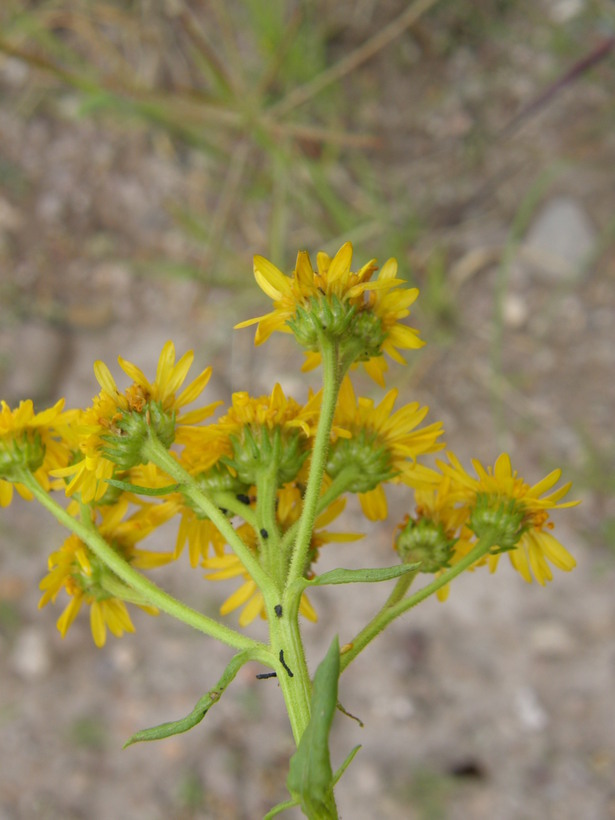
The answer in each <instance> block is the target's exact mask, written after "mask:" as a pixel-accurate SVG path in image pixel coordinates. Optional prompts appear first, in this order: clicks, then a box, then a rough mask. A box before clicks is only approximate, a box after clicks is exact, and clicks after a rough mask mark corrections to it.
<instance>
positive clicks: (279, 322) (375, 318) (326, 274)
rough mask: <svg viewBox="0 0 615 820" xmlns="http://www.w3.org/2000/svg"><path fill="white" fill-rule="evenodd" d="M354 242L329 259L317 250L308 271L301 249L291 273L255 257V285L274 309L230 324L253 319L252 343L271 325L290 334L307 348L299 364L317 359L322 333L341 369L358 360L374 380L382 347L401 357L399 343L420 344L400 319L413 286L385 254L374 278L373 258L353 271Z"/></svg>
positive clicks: (415, 292) (378, 375) (267, 332)
mask: <svg viewBox="0 0 615 820" xmlns="http://www.w3.org/2000/svg"><path fill="white" fill-rule="evenodd" d="M351 263H352V245H351V244H350V242H346V244H345V245H343V246H342V247H341V248H340V249H339V251H338V252H337V253H336V255H335V256H334V257H333V259H331V258H330V257H329V256H328V255H327V254H326V253H324V252H320V253H319V254H318V256H317V270H316V271H314V270H313V268H312V263H311V261H310V258H309V255H308V253H307V251H299V253H298V255H297V262H296V264H295V270H294V271H293V274H292V276H290V277H289V276H286V275H285V274H283V273H282V271H280V270H279V269H278V268H277V267H275V265H273V264H272V263H271V262H269V261H268V260H267V259H264V258H263V257H262V256H256V257H255V258H254V276H255V278H256V281H257V283H258V285H259V286H260V288H261V289H262V290H263V291H264V292H265V293H266V294H267V296H269V297H270V298H271V299H272V300H273V304H274V309H273V310H272V311H271V312H270V313H267V314H265V315H264V316H259V317H257V318H255V319H249V320H247V321H245V322H241V323H240V324H238V325H236V328H241V327H248V326H249V325H252V324H258V327H257V330H256V335H255V339H254V343H255V344H257V345H259V344H262V343H263V342H264V341H266V340H267V339H268V338H269V336H270V335H271V334H272V333H273V332H274V331H281V332H283V333H291V332H292V333H294V335H295V337H296V338H297V341H298V342H299V343H300V344H301V345H302V346H303V347H304V348H305V349H306V353H307V359H306V362H305V365H304V368H303V369H304V370H311V369H312V368H314V367H316V366H317V365H318V364H319V363H320V359H321V353H320V345H321V338H322V336H323V335H324V336H326V337H328V338H330V339H336V340H338V341H339V343H340V349H341V359H342V362H343V365H344V369H346V368H347V367H348V366H350V365H351V364H354V363H356V362H359V361H361V362H363V363H364V365H365V369H366V371H367V372H368V374H369V375H370V376H372V377H373V378H374V379H375V380H376V381H377V382H378V383H379V384H381V385H382V384H384V381H383V377H382V374H383V372H384V371H385V370H386V368H387V365H386V363H385V362H384V360H383V359H382V356H383V354H384V353H386V354H387V355H389V356H391V357H392V358H393V359H395V360H396V361H400V362H402V363H403V358H402V357H401V355H400V354H399V352H398V348H399V349H408V348H419V347H422V346H423V344H424V342H422V341H421V340H420V339H419V335H418V331H416V330H415V329H414V328H410V327H407V326H405V325H403V324H401V323H400V320H401V319H404V318H406V317H407V316H408V315H409V313H410V311H409V310H408V308H409V306H410V305H411V304H412V303H413V302H414V301H415V299H416V297H417V296H418V290H417V289H416V288H411V289H409V290H402V289H400V288H399V287H398V286H399V285H403V284H404V280H403V279H398V278H397V262H396V261H395V259H389V260H388V261H387V262H386V263H385V265H384V266H383V268H382V270H381V271H380V273H379V275H378V277H377V279H376V280H374V281H371V277H372V274H373V273H374V272H375V271H376V270H377V264H376V260H375V259H372V260H370V261H369V262H368V263H367V264H366V265H363V267H362V268H360V270H358V271H356V272H352V271H351V270H350V266H351Z"/></svg>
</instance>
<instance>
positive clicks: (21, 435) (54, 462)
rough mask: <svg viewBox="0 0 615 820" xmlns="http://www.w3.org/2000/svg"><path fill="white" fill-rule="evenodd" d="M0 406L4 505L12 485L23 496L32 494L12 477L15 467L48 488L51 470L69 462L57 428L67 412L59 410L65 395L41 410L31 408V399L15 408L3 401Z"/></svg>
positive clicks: (1, 503) (0, 488)
mask: <svg viewBox="0 0 615 820" xmlns="http://www.w3.org/2000/svg"><path fill="white" fill-rule="evenodd" d="M0 407H1V409H0V506H1V507H6V506H8V505H9V504H10V503H11V500H12V498H13V486H15V487H16V489H17V491H18V493H19V494H20V495H21V496H23V498H25V499H27V500H30V499H31V498H32V494H31V493H30V491H29V490H27V489H26V487H24V486H23V485H22V484H20V483H19V482H18V481H14V480H13V478H14V476H15V470H19V469H23V468H25V469H27V470H29V471H30V472H32V473H33V474H34V477H35V478H36V480H37V481H38V482H39V484H41V486H42V487H43V488H44V489H45V490H47V491H48V490H49V489H50V488H51V486H52V483H53V482H52V481H51V480H50V473H51V471H53V470H55V469H57V468H60V467H64V466H65V465H66V464H67V463H68V460H69V458H70V450H69V447H68V446H67V444H66V442H65V441H64V440H63V439H62V436H61V434H60V433H59V432H58V427H61V425H62V422H63V419H64V418H66V416H67V414H66V413H64V414H63V413H62V410H63V408H64V399H60V400H59V401H58V402H56V404H54V406H53V407H49V408H48V409H47V410H43V411H42V412H40V413H35V412H34V406H33V404H32V401H31V400H30V399H27V400H26V401H22V402H20V403H19V407H17V408H16V409H14V410H11V408H10V407H9V406H8V404H7V403H6V402H5V401H2V402H1V404H0Z"/></svg>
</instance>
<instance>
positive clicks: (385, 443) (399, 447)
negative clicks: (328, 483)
mask: <svg viewBox="0 0 615 820" xmlns="http://www.w3.org/2000/svg"><path fill="white" fill-rule="evenodd" d="M397 395H398V391H397V390H390V391H389V392H388V393H387V395H386V396H385V397H384V399H383V400H382V402H381V403H380V404H379V405H377V406H375V405H374V402H373V400H372V399H369V398H363V397H359V398H358V399H357V398H356V396H355V393H354V390H353V387H352V383H351V381H350V379H349V378H348V377H346V378H345V379H344V381H343V382H342V386H341V388H340V393H339V400H338V406H337V408H336V412H335V422H334V423H335V425H336V426H337V427H338V428H340V429H342V430H345V431H346V432H347V433H349V434H350V438H343V437H341V436H338V437H335V435H334V439H335V440H334V441H333V443H332V445H331V451H330V454H329V459H328V462H327V468H326V470H327V474H328V475H329V476H330V477H331V478H335V477H336V476H339V475H340V474H341V473H342V472H344V473H345V475H346V476H347V482H348V483H347V487H346V489H347V490H348V491H350V492H356V493H358V494H359V500H360V502H361V507H362V509H363V512H364V514H365V515H366V517H367V518H369V519H370V520H371V521H378V520H382V519H384V518H386V516H387V501H386V495H385V493H384V489H383V487H382V484H383V483H385V482H387V481H404V482H406V483H409V484H412V485H413V486H418V487H420V486H424V485H425V484H427V485H429V484H431V483H433V481H434V478H433V476H434V475H436V474H435V473H434V471H433V470H429V469H428V468H426V467H423V466H422V465H419V464H417V463H416V459H417V457H418V456H420V455H424V454H426V453H433V452H435V451H437V450H439V449H441V448H442V447H443V446H444V445H443V444H441V443H440V442H438V438H439V437H440V436H441V435H442V433H443V429H442V424H441V423H440V422H437V423H435V424H430V425H428V426H426V427H422V428H420V429H418V430H415V428H416V427H417V426H418V425H419V424H420V423H421V422H422V421H423V419H424V418H425V416H426V415H427V413H428V410H429V408H427V407H420V406H419V404H418V402H413V403H411V404H407V405H405V406H404V407H400V408H399V409H398V410H396V411H395V412H393V407H394V405H395V401H396V399H397Z"/></svg>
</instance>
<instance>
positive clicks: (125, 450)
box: [54, 342, 220, 503]
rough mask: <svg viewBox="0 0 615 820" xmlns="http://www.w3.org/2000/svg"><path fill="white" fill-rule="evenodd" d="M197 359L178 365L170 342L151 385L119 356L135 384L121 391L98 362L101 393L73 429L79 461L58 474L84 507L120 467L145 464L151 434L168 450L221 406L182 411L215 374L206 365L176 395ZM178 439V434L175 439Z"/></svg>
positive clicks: (187, 356) (186, 358) (190, 356)
mask: <svg viewBox="0 0 615 820" xmlns="http://www.w3.org/2000/svg"><path fill="white" fill-rule="evenodd" d="M193 358H194V354H193V353H192V351H188V352H187V353H185V354H184V355H183V356H182V357H181V359H180V360H179V361H178V362H177V364H176V363H175V348H174V346H173V343H172V342H167V343H166V344H165V345H164V347H163V349H162V353H161V354H160V359H159V361H158V367H157V370H156V378H155V379H154V381H153V382H150V381H149V380H148V379H147V378H146V376H145V375H144V374H143V372H142V371H141V370H140V369H139V368H138V367H137V366H136V365H134V364H132V363H131V362H127V361H125V360H124V359H122V358H121V357H120V358H119V363H120V367H121V368H122V370H123V371H124V372H125V373H126V374H127V375H128V376H129V377H130V378H131V379H132V380H133V381H132V384H130V385H129V387H128V388H127V389H126V390H125V391H124V392H123V393H121V392H120V390H119V389H118V387H117V384H116V383H115V379H114V378H113V376H112V375H111V372H110V370H109V368H108V367H107V366H106V365H105V364H104V363H103V362H101V361H98V362H96V363H95V365H94V374H95V376H96V378H97V380H98V382H99V384H100V386H101V388H102V389H101V391H100V393H99V394H98V396H96V398H95V399H94V402H93V405H92V407H91V408H89V409H88V410H85V411H82V412H81V413H80V414H79V415H78V417H77V418H76V419H75V421H74V424H73V425H72V438H73V440H74V443H75V449H76V451H77V452H78V454H79V456H80V458H79V460H77V461H76V463H75V464H73V465H71V466H69V467H66V468H65V469H63V470H58V471H56V472H55V473H54V475H58V476H70V477H71V478H70V481H69V483H68V485H67V488H66V493H67V495H73V493H75V492H79V493H80V494H81V500H82V501H83V502H84V503H88V502H89V501H92V500H98V499H100V498H101V497H102V496H103V495H104V493H105V490H106V487H107V485H106V483H105V482H106V480H107V479H109V478H111V477H112V475H113V473H114V471H115V470H116V468H118V467H119V468H120V469H130V468H132V467H134V466H136V465H138V464H141V463H142V462H143V458H142V456H141V447H142V445H143V442H144V441H145V440H146V439H147V436H148V435H149V431H150V430H152V431H154V432H155V434H156V435H157V436H158V438H160V440H161V441H162V442H163V443H164V444H165V445H166V446H170V445H171V443H172V442H173V441H174V440H175V438H176V431H177V430H178V429H181V427H182V426H186V425H193V424H196V423H197V422H199V421H202V420H203V419H206V418H208V417H209V416H210V415H211V414H212V413H213V411H214V409H215V408H216V407H217V406H218V404H219V403H220V402H215V403H213V404H210V405H207V406H205V407H203V408H200V409H199V410H194V411H191V412H188V413H183V412H182V411H183V408H184V407H185V406H186V405H187V404H189V403H190V402H192V401H194V399H196V398H197V397H198V396H199V395H200V394H201V392H202V391H203V389H204V388H205V386H206V384H207V382H208V381H209V379H210V376H211V368H210V367H208V368H206V369H205V370H203V371H202V372H201V373H200V374H199V376H197V378H196V379H194V381H192V382H191V383H190V384H189V385H188V386H187V387H186V388H184V390H182V392H181V393H179V395H177V391H178V390H179V388H180V387H181V385H182V384H183V382H184V381H185V379H186V376H187V374H188V370H189V369H190V365H191V364H192V360H193ZM180 438H181V437H180V436H179V435H178V436H177V439H178V440H180Z"/></svg>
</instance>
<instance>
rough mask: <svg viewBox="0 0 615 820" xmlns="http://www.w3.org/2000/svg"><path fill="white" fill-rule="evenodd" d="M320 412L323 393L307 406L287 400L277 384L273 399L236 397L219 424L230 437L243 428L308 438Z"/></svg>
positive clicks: (272, 392) (242, 393)
mask: <svg viewBox="0 0 615 820" xmlns="http://www.w3.org/2000/svg"><path fill="white" fill-rule="evenodd" d="M319 408H320V393H317V394H316V395H311V396H310V398H309V400H308V402H307V404H306V405H301V404H299V403H298V402H297V401H295V399H293V398H292V397H289V398H286V396H285V395H284V391H283V390H282V388H281V387H280V385H279V384H277V383H276V385H275V387H274V388H273V390H272V391H271V396H258V397H252V396H250V395H249V394H248V393H246V392H245V391H242V392H239V393H233V397H232V405H231V407H229V409H228V411H227V412H226V413H225V415H223V416H222V417H221V418H220V419H219V420H218V422H217V425H216V426H217V429H218V430H220V431H224V432H225V433H226V434H227V435H235V436H237V435H239V434H240V433H241V431H242V428H244V427H251V428H252V429H253V430H254V431H257V430H258V429H260V428H266V429H267V430H269V431H273V430H275V429H276V428H281V429H282V430H283V431H284V432H291V433H292V432H296V431H297V430H302V432H303V433H304V434H305V436H306V438H308V437H310V436H312V435H313V434H314V430H315V426H316V422H317V420H318V410H319Z"/></svg>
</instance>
